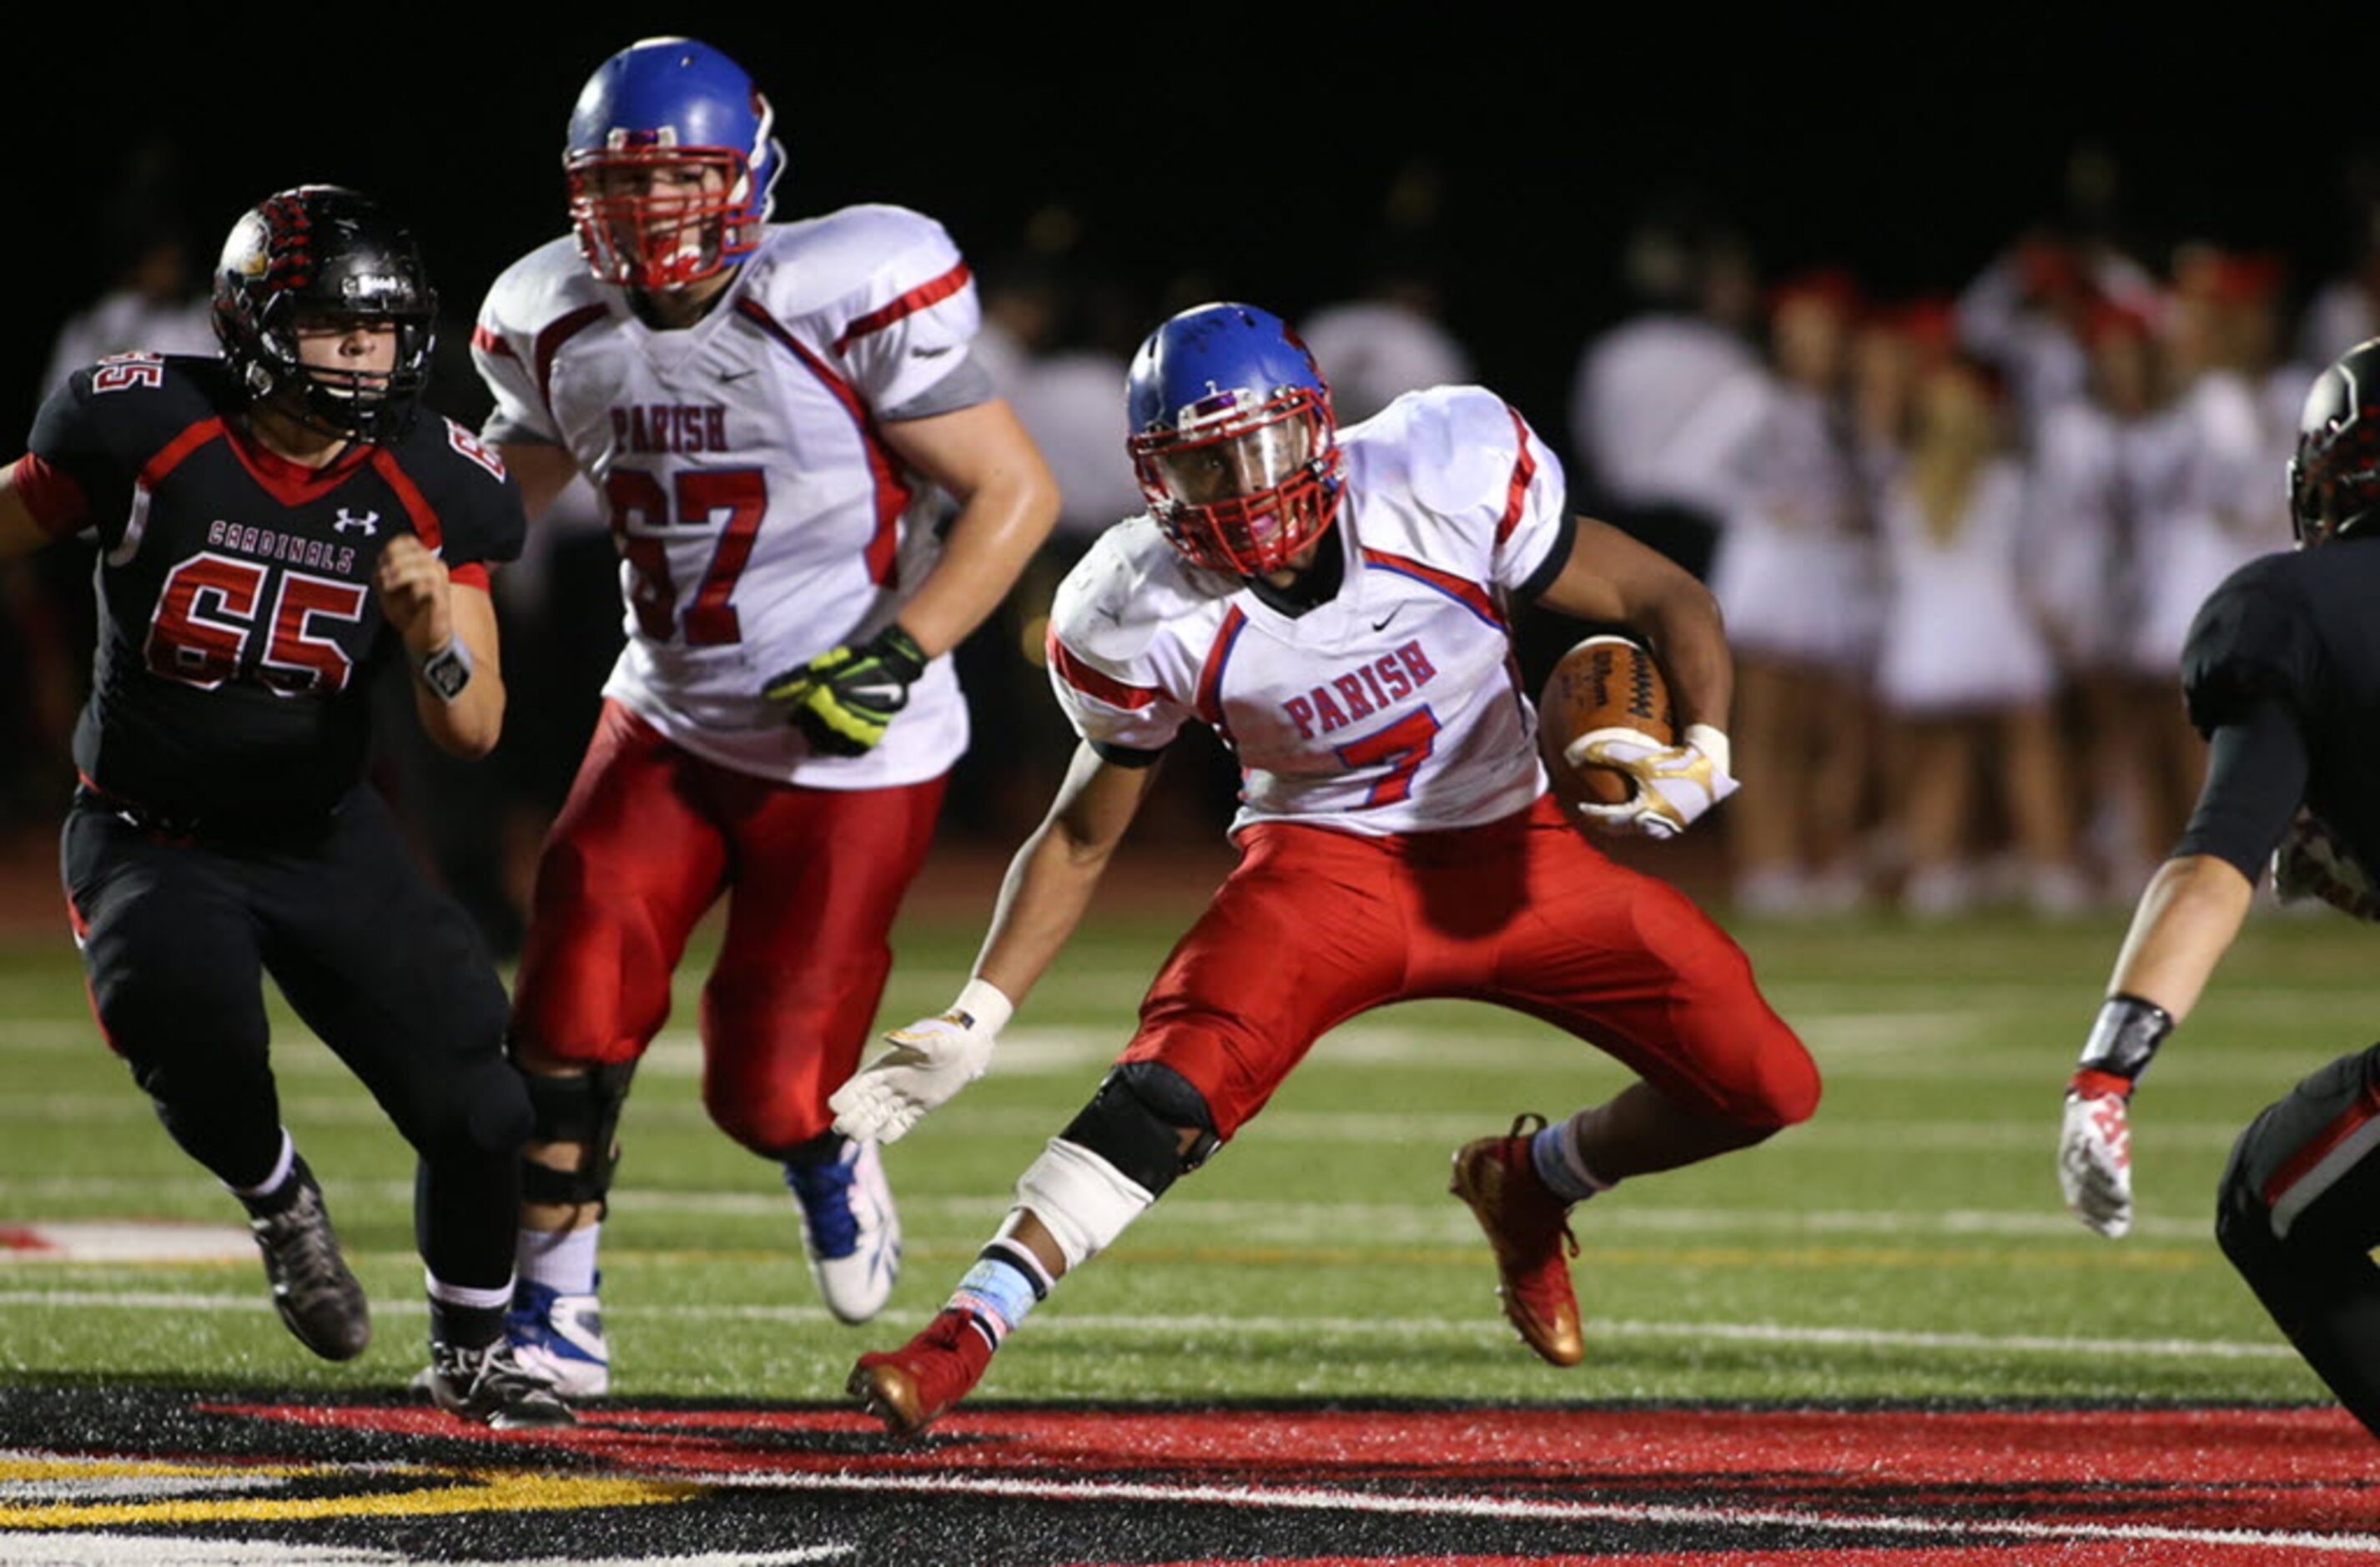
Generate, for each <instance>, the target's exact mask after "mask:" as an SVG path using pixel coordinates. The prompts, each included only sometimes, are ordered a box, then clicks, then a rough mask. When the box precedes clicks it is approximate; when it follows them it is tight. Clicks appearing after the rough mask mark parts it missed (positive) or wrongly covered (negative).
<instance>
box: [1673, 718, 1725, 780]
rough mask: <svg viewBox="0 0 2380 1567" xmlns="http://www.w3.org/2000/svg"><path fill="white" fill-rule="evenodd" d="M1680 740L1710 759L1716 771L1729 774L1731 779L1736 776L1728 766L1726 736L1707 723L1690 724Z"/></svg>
mask: <svg viewBox="0 0 2380 1567" xmlns="http://www.w3.org/2000/svg"><path fill="white" fill-rule="evenodd" d="M1679 738H1680V739H1682V740H1683V741H1684V742H1685V743H1686V744H1687V745H1689V746H1692V747H1694V749H1696V750H1698V751H1700V752H1702V754H1703V755H1705V756H1706V757H1708V758H1709V759H1710V764H1711V766H1712V768H1713V769H1714V770H1716V771H1719V772H1723V773H1725V774H1727V776H1729V777H1730V778H1732V777H1734V776H1735V769H1734V768H1732V767H1730V766H1729V765H1728V762H1729V760H1730V758H1729V756H1728V746H1727V736H1726V735H1723V734H1721V733H1719V732H1718V730H1716V729H1713V728H1712V727H1711V726H1710V725H1709V724H1707V723H1689V724H1687V725H1686V732H1685V733H1684V734H1683V735H1680V736H1679Z"/></svg>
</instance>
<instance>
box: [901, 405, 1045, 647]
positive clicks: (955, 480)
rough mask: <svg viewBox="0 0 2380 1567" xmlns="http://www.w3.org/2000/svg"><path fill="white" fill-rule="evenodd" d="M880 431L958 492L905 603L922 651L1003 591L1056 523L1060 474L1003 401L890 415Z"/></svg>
mask: <svg viewBox="0 0 2380 1567" xmlns="http://www.w3.org/2000/svg"><path fill="white" fill-rule="evenodd" d="M884 438H885V440H886V441H887V442H889V443H891V444H892V448H893V450H894V451H896V452H898V453H900V455H901V456H902V459H903V460H904V461H905V462H906V463H908V464H909V466H910V467H912V468H916V469H917V471H918V472H920V473H922V474H924V475H925V476H926V477H927V478H929V479H931V480H933V481H934V482H935V483H937V484H939V485H941V487H942V488H943V489H945V490H947V491H949V492H951V493H952V494H953V495H955V496H957V497H958V498H959V503H960V504H959V515H958V516H956V517H955V518H953V521H952V523H951V528H950V532H949V534H948V535H947V536H946V537H945V539H944V541H943V544H942V558H941V560H940V561H939V562H938V563H936V565H935V566H934V569H933V570H932V571H931V572H930V573H929V574H928V576H927V577H926V580H925V581H924V582H923V583H922V584H920V585H919V587H918V589H917V595H916V596H915V597H914V598H912V599H911V600H910V601H909V602H908V603H907V604H906V605H905V606H903V608H902V611H901V625H902V626H903V628H904V629H905V630H906V631H907V632H908V633H909V635H910V636H911V637H913V638H916V639H917V646H918V647H919V648H921V649H923V650H925V653H926V656H927V657H929V658H933V657H937V656H939V655H941V654H942V653H946V652H948V651H950V650H951V649H953V648H954V647H956V646H958V644H959V643H960V642H962V641H964V640H965V638H966V635H967V633H968V632H970V631H973V630H974V629H975V628H976V627H977V626H980V625H982V624H983V622H984V620H985V619H986V617H988V616H989V615H990V613H991V612H992V611H993V610H994V609H996V608H998V607H999V605H1000V601H1001V600H1002V599H1004V598H1006V597H1007V596H1008V590H1009V589H1011V588H1013V587H1014V586H1015V584H1016V578H1017V577H1018V576H1019V575H1021V574H1022V573H1023V572H1024V570H1025V564H1026V562H1027V561H1029V560H1031V559H1032V558H1033V553H1034V552H1035V551H1036V550H1038V549H1039V548H1040V547H1041V542H1042V541H1043V540H1045V539H1047V538H1049V536H1050V528H1052V527H1054V526H1055V525H1056V523H1057V521H1058V481H1057V480H1055V479H1053V478H1051V477H1050V468H1049V465H1047V464H1046V463H1044V462H1043V461H1042V460H1041V453H1040V450H1039V448H1038V447H1036V446H1035V445H1034V444H1033V438H1032V437H1031V436H1029V435H1027V434H1026V432H1025V427H1024V426H1023V425H1021V424H1019V423H1017V421H1016V416H1015V415H1014V414H1013V413H1011V412H1010V411H1009V407H1008V405H1007V404H1006V403H1003V402H1000V401H998V400H994V401H992V402H989V403H979V404H977V405H976V406H975V407H970V408H961V409H959V410H957V411H956V412H954V413H947V414H937V415H935V416H934V417H932V418H930V419H904V420H896V421H894V422H892V423H890V424H887V425H886V426H885V427H884Z"/></svg>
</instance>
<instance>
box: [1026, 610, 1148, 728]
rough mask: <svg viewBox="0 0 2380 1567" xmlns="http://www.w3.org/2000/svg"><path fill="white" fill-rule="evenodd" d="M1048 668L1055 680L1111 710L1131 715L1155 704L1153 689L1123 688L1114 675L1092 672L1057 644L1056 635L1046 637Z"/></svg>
mask: <svg viewBox="0 0 2380 1567" xmlns="http://www.w3.org/2000/svg"><path fill="white" fill-rule="evenodd" d="M1049 645H1050V668H1052V669H1054V670H1056V671H1057V672H1058V677H1059V678H1060V679H1062V680H1063V681H1064V682H1065V683H1066V684H1067V685H1069V686H1073V687H1074V688H1075V690H1077V691H1080V692H1081V693H1082V694H1083V695H1085V696H1086V697H1089V698H1094V699H1096V700H1099V701H1102V702H1105V703H1107V705H1108V706H1110V707H1111V708H1125V709H1129V710H1131V711H1139V710H1140V709H1142V708H1145V707H1147V706H1149V705H1150V704H1151V703H1153V702H1155V701H1156V700H1157V688H1156V687H1155V686H1127V685H1125V684H1124V683H1123V681H1121V680H1118V679H1117V678H1116V677H1115V676H1114V675H1111V674H1106V673H1104V672H1103V671H1100V670H1097V669H1094V668H1092V667H1091V666H1090V665H1089V664H1087V663H1085V662H1083V661H1082V660H1081V659H1079V658H1077V657H1075V652H1074V650H1073V649H1071V648H1069V647H1067V646H1066V644H1065V643H1063V642H1061V641H1060V640H1058V633H1057V632H1056V631H1054V630H1053V631H1051V632H1050V644H1049Z"/></svg>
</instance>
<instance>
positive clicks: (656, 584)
mask: <svg viewBox="0 0 2380 1567" xmlns="http://www.w3.org/2000/svg"><path fill="white" fill-rule="evenodd" d="M603 498H604V501H605V502H606V504H605V506H604V510H605V511H607V512H608V513H610V514H611V518H612V540H613V543H615V544H616V545H618V546H619V550H620V553H621V555H622V556H623V557H625V559H626V561H627V563H628V569H629V571H630V572H631V573H632V574H634V576H635V578H636V581H635V583H634V585H633V586H632V587H631V588H630V589H629V594H628V597H629V601H630V602H631V603H632V604H634V605H635V607H636V612H637V628H638V629H640V630H641V631H643V632H644V634H645V635H646V636H648V637H650V638H653V639H654V640H655V641H661V642H666V641H668V640H669V638H670V636H671V634H672V633H674V631H676V630H677V629H678V628H679V622H678V585H677V583H676V582H675V581H674V579H673V578H672V577H671V576H670V562H669V541H667V540H666V539H664V538H662V537H661V536H660V535H661V533H662V531H663V530H666V529H669V528H708V527H709V526H710V518H711V516H712V514H714V513H717V512H722V511H723V512H725V513H726V514H727V526H726V527H724V528H721V529H720V530H719V543H718V546H717V548H715V549H713V550H712V551H711V553H710V567H709V568H708V569H707V570H705V571H704V572H703V574H702V581H701V584H700V585H699V586H698V587H697V588H696V589H695V592H694V598H693V601H691V602H689V603H688V604H687V605H686V619H685V631H686V645H687V646H688V647H715V646H717V645H719V644H721V643H723V642H739V641H742V640H743V638H744V631H743V627H742V626H741V625H740V624H739V623H738V622H737V621H736V618H735V604H733V603H732V602H730V600H732V599H733V598H734V597H735V579H736V578H737V577H741V576H742V575H743V574H744V566H745V563H747V561H749V560H750V559H751V558H752V540H753V537H754V535H756V534H758V533H759V531H760V519H761V517H762V516H765V515H766V514H767V512H768V510H769V476H768V475H767V474H766V473H764V472H762V471H761V470H760V469H759V468H682V469H680V470H679V471H678V472H677V473H676V474H674V475H673V476H672V479H671V482H670V487H669V488H668V489H667V490H664V489H662V481H661V477H660V476H659V475H658V474H652V473H648V472H646V471H645V470H644V469H642V468H613V470H612V471H611V472H610V473H608V474H606V475H604V476H603ZM673 501H674V503H675V504H672V503H673ZM631 516H635V517H636V518H637V520H638V523H639V526H638V527H637V528H635V529H633V530H632V529H631V528H629V526H628V519H629V518H630V517H631Z"/></svg>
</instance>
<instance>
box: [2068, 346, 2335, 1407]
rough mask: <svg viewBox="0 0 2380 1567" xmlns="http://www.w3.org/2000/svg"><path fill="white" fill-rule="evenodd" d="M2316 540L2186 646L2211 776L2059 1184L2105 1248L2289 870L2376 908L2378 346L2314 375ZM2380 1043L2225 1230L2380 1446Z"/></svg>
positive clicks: (2089, 1074)
mask: <svg viewBox="0 0 2380 1567" xmlns="http://www.w3.org/2000/svg"><path fill="white" fill-rule="evenodd" d="M2289 496H2290V510H2291V513H2292V516H2293V518H2294V521H2295V524H2296V528H2297V534H2298V543H2299V548H2298V550H2297V551H2296V552H2295V553H2284V554H2272V555H2266V556H2264V557H2262V558H2261V559H2258V560H2255V561H2252V562H2250V563H2249V564H2248V565H2244V566H2242V567H2240V570H2239V571H2237V572H2235V573H2233V574H2232V576H2231V577H2230V578H2229V580H2228V581H2226V582H2225V583H2224V584H2223V586H2222V587H2220V588H2218V589H2216V590H2215V592H2214V594H2213V596H2211V597H2210V598H2209V599H2208V600H2207V601H2206V602H2205V604H2204V606H2203V607H2202V608H2201V609H2200V610H2199V612H2198V618H2197V620H2196V622H2195V623H2194V624H2193V625H2192V627H2191V631H2190V639H2189V642H2188V645H2187V646H2186V647H2185V649H2184V650H2183V653H2182V691H2183V696H2184V698H2185V700H2186V701H2187V703H2188V705H2189V710H2190V717H2191V722H2192V723H2195V724H2196V725H2197V726H2198V728H2199V729H2200V731H2201V732H2203V733H2204V735H2206V736H2207V739H2208V741H2209V743H2210V751H2209V757H2208V766H2207V776H2206V783H2205V785H2204V789H2203V790H2202V791H2201V792H2200V795H2199V797H2198V807H2197V810H2196V812H2195V813H2194V814H2193V815H2192V818H2191V821H2190V826H2189V829H2188V831H2187V832H2184V834H2183V835H2182V839H2181V842H2180V845H2179V846H2178V847H2177V848H2176V849H2175V851H2174V855H2173V857H2171V858H2170V859H2168V860H2167V861H2166V862H2165V864H2164V866H2163V867H2161V868H2160V869H2158V871H2157V873H2156V875H2155V877H2154V878H2153V879H2152V880H2151V881H2150V882H2149V885H2148V889H2147V890H2146V891H2145V892H2143V893H2142V894H2141V901H2140V906H2139V908H2138V909H2137V910H2136V911H2135V913H2134V914H2133V917H2132V927H2131V933H2130V934H2129V935H2128V936H2127V937H2126V938H2125V940H2124V945H2123V950H2122V952H2121V953H2120V954H2119V955H2118V956H2117V959H2116V972H2115V976H2114V978H2112V979H2111V980H2110V981H2109V983H2108V987H2107V990H2108V994H2107V1001H2106V1002H2105V1003H2104V1004H2103V1005H2102V1006H2101V1007H2100V1009H2099V1016H2098V1020H2097V1022H2096V1024H2095V1026H2093V1027H2092V1030H2091V1034H2090V1038H2089V1040H2088V1042H2086V1043H2085V1044H2084V1046H2083V1058H2082V1062H2081V1064H2080V1065H2079V1066H2078V1067H2077V1068H2076V1069H2075V1072H2074V1075H2073V1078H2072V1080H2071V1082H2070V1086H2069V1087H2068V1091H2067V1096H2066V1121H2065V1128H2064V1133H2063V1136H2061V1138H2060V1140H2059V1145H2058V1179H2059V1183H2060V1184H2061V1185H2062V1186H2063V1187H2064V1189H2065V1193H2066V1201H2067V1205H2068V1206H2069V1207H2070V1208H2071V1209H2073V1210H2074V1213H2075V1215H2076V1217H2077V1218H2079V1219H2081V1220H2082V1221H2083V1223H2084V1224H2086V1225H2088V1226H2090V1227H2091V1228H2092V1229H2094V1230H2095V1231H2097V1232H2098V1233H2101V1234H2103V1235H2109V1236H2115V1235H2121V1234H2123V1233H2125V1232H2126V1231H2127V1230H2129V1229H2130V1228H2131V1221H2132V1189H2131V1131H2130V1125H2129V1121H2128V1110H2129V1106H2130V1103H2131V1095H2132V1089H2133V1087H2134V1085H2135V1084H2136V1083H2137V1082H2138V1081H2139V1078H2140V1075H2141V1072H2142V1070H2143V1068H2145V1067H2146V1066H2147V1065H2148V1063H2149V1061H2150V1059H2151V1058H2152V1057H2153V1056H2154V1055H2155V1053H2156V1050H2157V1047H2158V1046H2159V1045H2160V1044H2162V1043H2163V1042H2164V1040H2165V1039H2166V1036H2167V1035H2168V1034H2169V1033H2171V1032H2172V1031H2173V1028H2174V1026H2175V1025H2177V1024H2178V1023H2180V1021H2181V1020H2182V1018H2184V1017H2185V1016H2187V1015H2188V1014H2189V1012H2190V1009H2191V1006H2192V1003H2193V1002H2196V1001H2197V1000H2198V994H2199V991H2200V990H2202V989H2203V988H2204V986H2205V983H2206V980H2207V978H2208V976H2209V975H2211V974H2212V973H2213V972H2214V969H2215V965H2216V960H2218V959H2219V958H2220V957H2221V956H2222V955H2223V954H2224V952H2225V951H2226V950H2227V949H2228V947H2229V946H2230V944H2231V941H2232V939H2233V938H2234V937H2235V936H2237V935H2238V934H2239V931H2240V922H2241V921H2242V920H2243V919H2244V918H2245V917H2246V916H2247V913H2248V905H2249V900H2250V897H2251V895H2252V894H2253V891H2254V887H2255V881H2256V876H2257V874H2258V872H2259V871H2260V870H2261V869H2263V868H2264V865H2265V860H2266V859H2267V857H2270V859H2271V861H2272V865H2273V872H2274V878H2275V883H2276V886H2277V889H2278V890H2279V892H2280V893H2281V895H2282V896H2283V897H2284V898H2292V897H2301V896H2314V897H2320V898H2323V899H2325V900H2326V901H2328V902H2330V903H2333V904H2336V905H2338V906H2339V907H2341V908H2343V909H2345V910H2347V911H2348V912H2349V913H2351V914H2354V915H2356V916H2358V917H2362V918H2365V919H2372V918H2380V896H2375V895H2374V887H2373V883H2372V881H2371V877H2370V874H2369V870H2370V868H2372V867H2374V866H2380V613H2374V606H2375V605H2380V339H2374V340H2373V341H2372V342H2368V343H2364V344H2362V345H2361V346H2357V347H2355V348H2352V349H2350V350H2349V351H2348V352H2347V353H2346V354H2345V355H2343V356H2341V357H2340V358H2338V361H2337V362H2336V363H2334V364H2332V365H2331V366H2330V368H2329V369H2327V370H2324V371H2323V373H2322V375H2321V377H2320V378H2319V379H2318V380H2316V381H2315V383H2314V384H2313V391H2312V393H2311V394H2309V395H2308V396H2307V398H2306V406H2305V414H2304V417H2303V418H2302V419H2301V421H2300V424H2299V433H2298V449H2297V456H2296V457H2295V458H2294V459H2293V460H2292V461H2291V463H2290V465H2289ZM2375 1148H2380V1045H2374V1046H2373V1047H2372V1048H2370V1049H2368V1050H2362V1051H2356V1052H2354V1053H2353V1054H2350V1055H2346V1056H2342V1057H2340V1058H2339V1059H2338V1060H2337V1061H2335V1062H2332V1063H2330V1064H2329V1065H2327V1066H2325V1067H2324V1068H2322V1069H2321V1070H2320V1071H2318V1072H2316V1073H2314V1074H2313V1075H2312V1076H2310V1077H2308V1078H2306V1079H2305V1080H2304V1081H2303V1082H2301V1083H2300V1084H2298V1086H2297V1087H2294V1088H2292V1089H2290V1090H2289V1094H2288V1095H2287V1096H2286V1097H2284V1098H2283V1099H2281V1100H2280V1102H2278V1103H2277V1104H2274V1105H2272V1106H2269V1107H2268V1108H2267V1109H2265V1111H2264V1112H2263V1113H2262V1114H2260V1115H2258V1116H2257V1117H2256V1119H2255V1120H2254V1121H2253V1122H2252V1123H2250V1124H2249V1126H2248V1129H2247V1130H2246V1131H2245V1132H2243V1133H2241V1134H2240V1140H2239V1142H2238V1143H2237V1144H2236V1145H2235V1146H2234V1147H2233V1148H2232V1150H2231V1158H2230V1161H2229V1163H2228V1165H2227V1166H2226V1167H2225V1170H2224V1172H2223V1180H2222V1185H2221V1188H2220V1190H2219V1192H2218V1194H2217V1197H2216V1221H2215V1225H2216V1239H2217V1240H2218V1241H2219V1242H2220V1244H2221V1245H2222V1247H2223V1252H2224V1255H2225V1256H2227V1257H2229V1258H2230V1259H2231V1263H2232V1265H2233V1266H2234V1267H2236V1268H2237V1269H2239V1270H2240V1273H2241V1275H2242V1276H2244V1277H2245V1278H2246V1280H2247V1281H2248V1283H2249V1286H2250V1287H2251V1288H2252V1289H2253V1290H2254V1291H2255V1292H2256V1296H2257V1298H2258V1299H2259V1300H2261V1301H2263V1302H2264V1304H2265V1309H2266V1310H2267V1311H2269V1312H2271V1313H2272V1316H2273V1320H2274V1321H2275V1322H2277V1324H2279V1326H2280V1329H2281V1331H2282V1332H2284V1333H2286V1334H2288V1335H2289V1342H2291V1343H2293V1344H2295V1345H2296V1346H2297V1348H2298V1351H2299V1353H2300V1354H2303V1355H2304V1356H2305V1357H2306V1360H2307V1361H2308V1362H2309V1363H2310V1364H2311V1365H2312V1366H2313V1368H2314V1370H2315V1371H2316V1372H2318V1373H2319V1374H2320V1375H2321V1377H2322V1379H2323V1380H2324V1381H2325V1382H2327V1383H2328V1384H2329V1385H2330V1389H2331V1391H2333V1392H2335V1393H2337V1394H2338V1397H2339V1400H2340V1401H2341V1402H2342V1403H2345V1404H2346V1405H2347V1407H2348V1410H2349V1411H2350V1413H2351V1414H2353V1415H2355V1417H2356V1418H2357V1419H2359V1420H2361V1421H2362V1422H2363V1424H2364V1426H2365V1427H2367V1428H2368V1429H2370V1430H2371V1431H2372V1432H2373V1433H2374V1435H2380V1268H2375V1267H2374V1264H2373V1261H2372V1257H2371V1252H2372V1248H2373V1246H2374V1245H2375V1244H2380V1158H2375V1157H2374V1149H2375Z"/></svg>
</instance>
